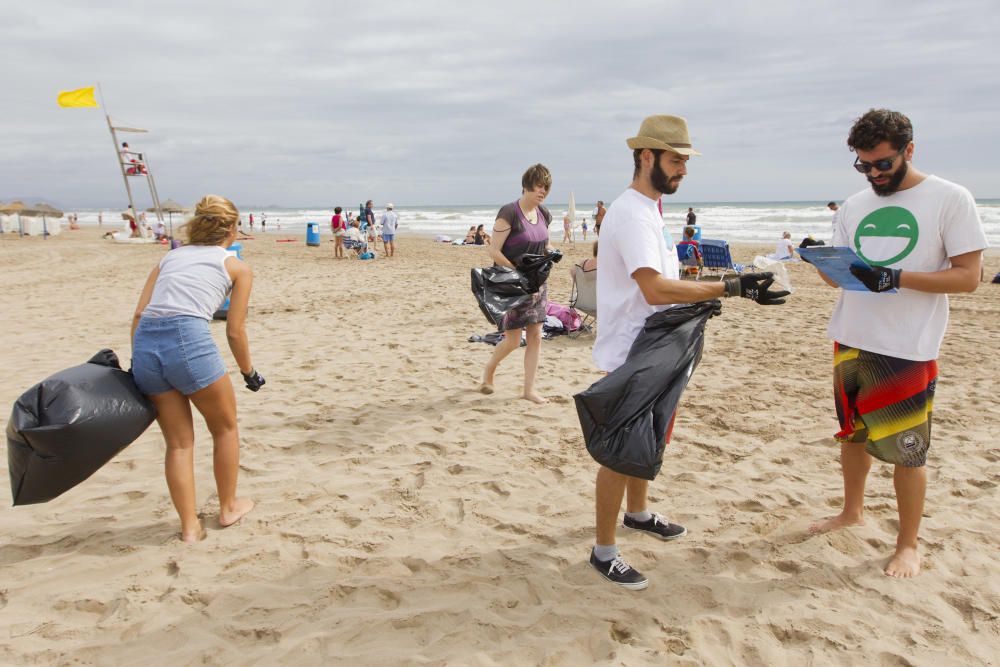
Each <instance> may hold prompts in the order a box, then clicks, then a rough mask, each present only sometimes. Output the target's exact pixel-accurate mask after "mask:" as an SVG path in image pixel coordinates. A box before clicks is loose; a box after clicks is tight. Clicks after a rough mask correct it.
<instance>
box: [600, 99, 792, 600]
mask: <svg viewBox="0 0 1000 667" xmlns="http://www.w3.org/2000/svg"><path fill="white" fill-rule="evenodd" d="M627 144H628V147H629V148H631V149H632V151H633V153H632V156H633V160H634V163H635V171H634V172H633V174H632V184H631V185H630V186H629V187H628V188H627V189H626V190H625V192H623V193H622V194H621V195H619V196H618V198H617V199H615V201H613V202H612V203H611V206H609V207H608V210H607V214H606V215H605V216H604V220H603V221H602V224H601V252H600V265H599V266H598V269H597V312H598V314H599V318H600V326H599V327H598V329H597V340H596V342H595V343H594V354H593V356H594V363H595V364H596V365H597V366H598V368H600V369H601V370H603V371H605V372H608V373H610V372H612V371H614V370H615V369H617V368H618V367H619V366H621V365H622V364H623V363H624V362H625V359H626V357H627V356H628V354H629V350H630V348H631V347H632V344H633V342H634V341H635V340H636V337H637V336H638V335H639V333H640V332H641V331H642V329H643V324H644V323H645V321H646V318H647V317H649V316H650V315H653V314H654V313H657V312H659V311H662V310H665V309H667V308H669V307H671V305H673V304H684V303H695V302H699V301H708V300H712V299H718V298H719V297H727V296H741V297H744V298H748V299H752V300H754V301H756V302H757V303H759V304H762V305H772V304H781V303H784V299H782V297H784V296H785V295H787V294H788V292H783V291H782V292H772V291H770V290H769V289H768V288H769V287H770V285H771V283H772V282H773V278H772V277H771V274H770V273H751V274H744V275H742V276H737V277H734V278H727V279H726V280H723V281H721V282H712V283H707V282H693V281H684V280H681V279H680V267H679V262H678V260H677V252H676V250H675V249H674V246H673V242H672V241H671V240H670V239H669V237H668V236H667V234H666V233H665V231H664V229H663V217H662V215H661V214H660V213H659V212H658V207H657V204H658V203H659V200H660V197H661V196H662V195H665V194H666V195H670V194H673V193H674V192H676V191H677V188H678V187H679V186H680V184H681V181H682V180H683V179H684V177H685V176H686V175H687V161H688V160H689V159H690V157H691V156H692V155H700V153H699V152H698V151H696V150H694V148H692V146H691V139H690V137H689V136H688V128H687V122H686V121H685V120H684V119H683V118H680V117H679V116H650V117H649V118H646V119H645V120H644V121H643V122H642V126H641V127H640V128H639V134H638V135H637V136H635V137H632V138H631V139H629V140H628V141H627ZM671 425H672V420H671ZM669 440H670V429H669V427H668V429H667V433H666V441H667V442H669ZM648 486H649V482H648V481H647V480H645V479H640V478H638V477H630V476H628V475H623V474H621V473H618V472H615V471H613V470H611V469H610V468H606V467H604V466H601V467H600V469H599V470H598V472H597V485H596V496H597V503H596V505H597V541H596V543H595V545H594V548H593V550H592V551H591V555H590V563H591V565H592V566H593V567H594V568H595V569H596V570H597V571H598V572H600V574H601V575H602V576H603V577H604V578H605V579H607V580H608V581H611V582H612V583H614V584H617V585H619V586H623V587H625V588H629V589H633V590H641V589H643V588H646V586H647V585H648V580H647V579H646V577H645V576H643V575H642V574H640V573H639V572H638V571H637V570H635V569H634V568H633V567H631V566H630V565H629V564H628V563H627V562H625V559H624V558H622V556H621V554H620V553H619V552H618V547H617V546H616V545H615V531H616V528H617V522H618V512H619V511H620V510H621V504H622V499H623V497H625V494H626V491H627V492H628V503H627V510H628V511H627V512H626V513H625V520H624V525H625V527H626V528H630V529H632V530H636V531H639V532H643V533H648V534H650V535H653V536H654V537H657V538H659V539H661V540H672V539H676V538H678V537H682V536H683V535H685V534H686V533H687V530H686V529H685V528H684V527H683V526H679V525H677V524H674V523H671V522H669V521H667V520H666V519H664V518H663V517H662V516H660V515H659V514H656V513H652V512H650V511H649V509H648V507H647V498H646V496H647V489H648Z"/></svg>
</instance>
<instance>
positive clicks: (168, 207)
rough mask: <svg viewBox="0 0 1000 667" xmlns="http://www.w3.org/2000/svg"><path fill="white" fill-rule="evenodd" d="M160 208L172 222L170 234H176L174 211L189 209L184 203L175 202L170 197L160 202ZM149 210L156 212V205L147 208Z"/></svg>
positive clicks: (180, 211) (183, 211) (184, 211)
mask: <svg viewBox="0 0 1000 667" xmlns="http://www.w3.org/2000/svg"><path fill="white" fill-rule="evenodd" d="M160 210H161V211H163V212H164V213H166V214H167V219H168V220H169V222H170V236H173V235H174V213H187V212H188V211H190V210H191V209H189V208H188V207H187V206H185V205H184V204H181V203H178V202H175V201H174V200H173V199H168V200H166V201H165V202H161V203H160ZM146 211H147V212H149V213H156V207H155V206H154V207H153V208H147V209H146Z"/></svg>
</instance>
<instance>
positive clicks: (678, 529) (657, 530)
mask: <svg viewBox="0 0 1000 667" xmlns="http://www.w3.org/2000/svg"><path fill="white" fill-rule="evenodd" d="M623 525H624V526H625V527H626V528H631V529H632V530H641V531H642V532H644V533H649V534H651V535H654V536H656V537H658V538H660V539H661V540H676V539H677V538H678V537H684V536H685V535H687V532H688V531H687V528H685V527H684V526H678V525H677V524H676V523H670V522H669V521H667V520H666V519H664V518H663V517H662V516H660V515H659V514H653V518H651V519H650V520H649V521H636V520H635V519H633V518H632V517H630V516H629V515H628V514H626V515H625V522H624V524H623Z"/></svg>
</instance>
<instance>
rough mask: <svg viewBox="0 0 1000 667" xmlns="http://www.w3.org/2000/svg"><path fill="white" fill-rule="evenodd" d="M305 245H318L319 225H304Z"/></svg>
mask: <svg viewBox="0 0 1000 667" xmlns="http://www.w3.org/2000/svg"><path fill="white" fill-rule="evenodd" d="M306 245H313V246H317V245H319V223H318V222H307V223H306Z"/></svg>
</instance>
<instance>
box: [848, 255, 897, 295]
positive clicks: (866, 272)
mask: <svg viewBox="0 0 1000 667" xmlns="http://www.w3.org/2000/svg"><path fill="white" fill-rule="evenodd" d="M901 273H903V272H902V271H900V270H899V269H887V268H886V267H884V266H868V265H866V264H859V263H858V262H855V263H854V264H851V274H852V275H853V276H854V277H855V278H857V279H858V280H860V281H861V282H863V283H864V284H865V287H867V288H868V289H870V290H871V291H873V292H885V291H886V290H891V289H894V288H897V287H899V276H900V274H901Z"/></svg>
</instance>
